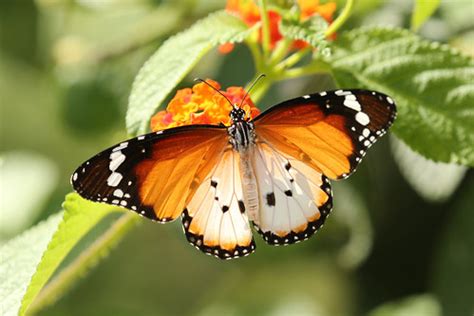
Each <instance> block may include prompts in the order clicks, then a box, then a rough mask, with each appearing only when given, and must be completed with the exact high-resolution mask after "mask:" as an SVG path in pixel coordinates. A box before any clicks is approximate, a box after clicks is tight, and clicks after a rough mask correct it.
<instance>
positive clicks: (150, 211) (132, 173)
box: [71, 90, 396, 259]
mask: <svg viewBox="0 0 474 316" xmlns="http://www.w3.org/2000/svg"><path fill="white" fill-rule="evenodd" d="M229 115H230V118H231V121H232V125H231V126H229V127H226V126H222V125H221V126H217V125H189V126H181V127H176V128H171V129H167V130H163V131H159V132H156V133H150V134H146V135H142V136H138V137H136V138H133V139H130V140H128V141H125V142H122V143H120V144H118V145H115V146H113V147H111V148H109V149H106V150H104V151H103V152H101V153H99V154H97V155H96V156H94V157H93V158H91V159H90V160H88V161H86V162H85V163H83V164H82V165H81V166H80V167H79V168H78V169H77V170H76V171H75V172H74V174H73V175H72V180H71V181H72V185H73V187H74V189H75V190H76V191H77V192H78V193H79V194H80V195H81V196H83V197H84V198H86V199H89V200H92V201H97V202H103V203H108V204H114V205H120V206H123V207H126V208H128V209H130V210H133V211H135V212H137V213H138V214H140V215H142V216H144V217H147V218H149V219H151V220H153V221H158V222H162V223H164V222H170V221H173V220H175V219H176V218H178V217H179V216H181V218H182V225H183V228H184V232H185V234H186V238H187V239H188V241H189V242H190V243H191V244H192V245H194V246H195V247H196V248H198V249H200V250H202V251H203V252H205V253H207V254H212V255H214V256H216V257H218V258H221V259H231V258H237V257H241V256H246V255H248V254H250V253H252V252H254V250H255V242H254V239H253V235H252V231H251V228H250V222H251V223H252V224H253V226H254V227H255V229H256V231H257V232H258V233H259V234H260V235H262V236H263V239H264V240H265V241H266V242H267V243H268V244H270V245H288V244H293V243H296V242H299V241H302V240H306V239H308V238H309V237H310V236H312V235H313V234H314V233H315V232H316V231H317V230H318V228H320V227H321V226H322V225H323V223H324V221H325V219H326V217H327V216H328V214H329V212H330V211H331V208H332V204H333V203H332V192H331V186H330V183H329V180H328V178H329V179H341V178H347V177H348V176H349V175H350V174H352V173H353V172H354V170H355V169H356V167H357V165H358V164H359V163H360V161H361V159H362V157H363V156H364V155H365V153H366V150H367V149H368V148H369V147H370V146H371V145H373V144H374V143H375V141H376V140H377V139H378V138H379V137H380V136H382V135H383V134H385V133H386V131H387V129H388V128H389V127H390V125H391V124H392V122H393V120H394V119H395V116H396V108H395V104H394V102H393V100H392V99H391V98H390V97H388V96H386V95H384V94H382V93H378V92H375V91H366V90H336V91H327V92H321V93H316V94H311V95H304V96H302V97H300V98H296V99H292V100H289V101H285V102H283V103H280V104H278V105H276V106H274V107H272V108H270V109H269V110H267V111H265V112H264V113H262V114H260V115H259V116H257V117H256V118H255V119H253V120H251V119H248V118H246V117H245V111H244V110H242V109H241V108H239V107H238V106H237V105H233V110H232V111H231V112H230V113H229Z"/></svg>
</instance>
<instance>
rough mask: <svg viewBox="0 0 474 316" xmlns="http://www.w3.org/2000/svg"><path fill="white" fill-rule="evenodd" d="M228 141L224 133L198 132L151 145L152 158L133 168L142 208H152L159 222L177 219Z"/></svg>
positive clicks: (169, 138)
mask: <svg viewBox="0 0 474 316" xmlns="http://www.w3.org/2000/svg"><path fill="white" fill-rule="evenodd" d="M223 133H224V135H223ZM227 142H228V140H227V134H226V132H225V130H223V131H221V130H219V133H216V132H215V130H206V129H203V130H199V129H198V130H196V131H195V132H193V133H192V134H189V135H179V136H176V137H168V138H166V139H164V140H163V141H162V142H158V143H156V144H154V145H153V147H152V155H151V156H150V157H149V158H148V159H147V160H144V161H143V162H141V163H140V164H138V165H137V166H136V168H135V174H136V176H137V179H138V183H139V196H140V199H141V201H142V205H144V206H148V207H151V208H153V211H154V213H155V215H156V218H158V219H159V220H163V221H169V220H174V219H175V218H177V217H178V216H179V215H180V214H181V212H182V210H183V209H184V207H185V205H186V201H187V200H189V199H190V198H191V197H192V196H193V194H194V192H195V191H196V189H197V188H198V186H199V185H200V184H201V182H202V181H203V180H204V178H205V177H206V176H207V175H208V174H209V172H210V171H211V170H212V168H213V167H214V166H215V165H216V163H217V161H218V159H219V157H220V155H221V154H222V152H223V150H224V148H225V145H226V144H227Z"/></svg>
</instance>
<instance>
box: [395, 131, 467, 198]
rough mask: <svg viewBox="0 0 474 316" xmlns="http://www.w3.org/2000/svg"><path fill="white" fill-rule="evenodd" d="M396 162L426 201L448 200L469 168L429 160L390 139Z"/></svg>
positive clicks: (401, 143)
mask: <svg viewBox="0 0 474 316" xmlns="http://www.w3.org/2000/svg"><path fill="white" fill-rule="evenodd" d="M390 144H391V148H392V153H393V156H394V157H395V162H396V163H397V165H398V168H399V169H400V172H401V174H402V175H403V177H404V178H405V179H406V180H407V182H408V183H409V184H410V185H411V187H412V188H413V189H414V190H415V191H416V192H417V193H418V194H419V195H420V196H421V197H423V198H424V199H425V200H427V201H430V202H441V201H445V200H446V199H448V198H449V197H450V196H451V195H452V194H453V193H454V192H455V190H456V189H457V187H458V186H459V185H460V184H461V180H462V179H463V178H464V175H465V174H466V172H467V170H468V168H467V167H465V166H458V165H454V164H446V163H439V162H434V161H431V160H428V159H426V158H424V157H423V156H420V155H418V154H417V153H416V152H414V151H413V150H411V149H410V148H409V147H408V146H407V145H405V144H404V143H403V142H402V141H401V140H398V139H397V138H396V137H391V138H390Z"/></svg>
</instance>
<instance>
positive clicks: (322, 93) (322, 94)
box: [319, 91, 328, 97]
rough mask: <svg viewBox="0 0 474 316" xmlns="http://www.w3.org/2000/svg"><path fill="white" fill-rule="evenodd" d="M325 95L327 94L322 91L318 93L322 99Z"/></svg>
mask: <svg viewBox="0 0 474 316" xmlns="http://www.w3.org/2000/svg"><path fill="white" fill-rule="evenodd" d="M326 94H328V93H327V92H326V91H323V92H319V95H320V96H322V97H324V96H325V95H326Z"/></svg>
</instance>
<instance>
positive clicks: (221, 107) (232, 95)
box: [151, 79, 260, 132]
mask: <svg viewBox="0 0 474 316" xmlns="http://www.w3.org/2000/svg"><path fill="white" fill-rule="evenodd" d="M206 82H207V83H209V84H210V85H212V86H213V87H214V88H216V89H218V90H220V89H221V86H220V84H219V83H218V82H216V81H213V80H210V79H207V80H206ZM220 92H221V93H222V94H224V95H225V96H226V97H227V99H229V100H230V102H232V103H233V104H237V105H240V104H241V102H242V99H243V98H244V96H245V90H244V88H242V87H229V88H227V90H225V91H220ZM242 108H243V109H244V110H245V112H246V113H247V117H248V118H254V117H255V116H257V115H258V114H260V111H259V109H258V108H257V107H256V106H255V105H254V104H253V102H252V100H251V99H250V97H246V98H245V101H244V102H243V104H242ZM231 110H232V106H231V105H230V104H229V102H228V101H227V100H226V99H225V98H224V97H223V96H222V95H220V94H219V93H217V91H215V90H214V89H212V88H211V87H209V86H208V85H206V84H205V83H202V82H200V83H198V84H195V85H194V86H193V87H192V89H191V88H185V89H181V90H178V92H177V93H176V95H175V96H174V97H173V99H172V100H171V101H170V102H169V104H168V106H167V107H166V110H164V111H160V112H158V113H156V114H155V115H154V116H153V117H152V118H151V130H152V131H154V132H156V131H159V130H163V129H166V128H171V127H176V126H182V125H191V124H215V125H218V124H224V125H226V126H229V125H230V123H231V122H230V118H229V113H230V111H231Z"/></svg>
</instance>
